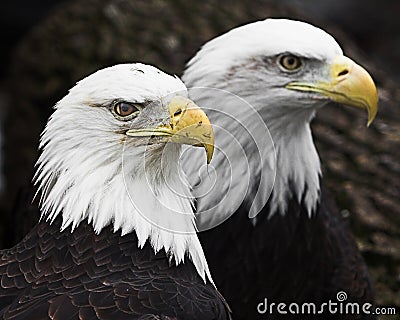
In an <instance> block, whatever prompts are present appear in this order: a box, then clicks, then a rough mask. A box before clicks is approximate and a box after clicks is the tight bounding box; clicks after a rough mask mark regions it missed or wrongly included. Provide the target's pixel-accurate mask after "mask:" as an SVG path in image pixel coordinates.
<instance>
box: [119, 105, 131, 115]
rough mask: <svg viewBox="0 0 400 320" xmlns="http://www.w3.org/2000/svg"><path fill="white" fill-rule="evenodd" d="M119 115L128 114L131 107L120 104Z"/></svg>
mask: <svg viewBox="0 0 400 320" xmlns="http://www.w3.org/2000/svg"><path fill="white" fill-rule="evenodd" d="M120 108H121V113H129V112H130V111H131V106H130V105H128V104H125V103H121V107H120Z"/></svg>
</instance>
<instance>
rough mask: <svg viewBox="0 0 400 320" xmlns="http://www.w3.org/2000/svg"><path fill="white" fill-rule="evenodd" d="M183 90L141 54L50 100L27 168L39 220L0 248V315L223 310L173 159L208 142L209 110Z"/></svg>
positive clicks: (211, 315)
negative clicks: (31, 170)
mask: <svg viewBox="0 0 400 320" xmlns="http://www.w3.org/2000/svg"><path fill="white" fill-rule="evenodd" d="M186 96H187V91H186V87H185V86H184V84H183V83H182V81H181V80H180V79H178V78H176V77H173V76H170V75H167V74H165V73H163V72H161V71H159V70H158V69H156V68H155V67H152V66H148V65H143V64H139V63H137V64H123V65H117V66H113V67H109V68H106V69H102V70H100V71H97V72H95V73H94V74H92V75H90V76H88V77H87V78H85V79H83V80H82V81H80V82H78V84H77V85H76V86H75V87H73V88H72V89H71V90H70V92H69V93H68V95H66V96H65V97H64V98H63V99H62V100H60V101H59V102H58V103H57V105H56V106H55V111H54V113H53V114H52V116H51V118H50V119H49V121H48V124H47V126H46V128H45V130H44V132H43V134H42V138H41V144H40V148H41V149H42V153H41V155H40V158H39V160H38V161H37V170H36V175H35V178H34V180H35V182H36V184H37V185H38V189H39V191H40V193H41V215H42V216H41V221H40V223H39V224H38V225H36V226H35V227H34V228H33V229H32V231H31V232H30V233H29V234H28V235H27V236H26V237H25V238H24V239H23V240H22V241H21V242H20V243H18V244H17V245H16V246H15V247H13V248H11V249H6V250H2V251H1V252H0V274H1V286H0V305H1V306H0V310H1V311H0V317H1V318H2V319H60V320H61V319H62V320H66V319H146V320H150V319H154V320H155V319H160V320H161V319H227V318H228V317H229V316H228V307H227V305H226V303H225V302H224V300H223V298H222V297H221V295H220V294H219V293H218V291H217V290H216V288H215V286H214V285H213V281H212V279H211V276H210V272H209V267H208V265H207V261H206V259H205V256H204V253H203V250H202V248H201V245H200V242H199V240H198V238H197V235H196V228H195V224H194V215H193V206H192V196H191V194H190V188H189V185H188V184H187V183H184V182H185V181H184V180H182V179H183V178H182V169H181V168H180V166H179V161H178V160H179V155H180V145H181V144H190V145H197V146H203V147H204V148H205V150H206V153H207V160H208V161H210V159H211V156H212V154H213V131H212V127H211V125H210V123H209V120H208V118H207V116H206V115H205V113H204V112H203V111H202V110H201V109H200V108H198V107H197V106H196V105H195V104H194V103H193V102H192V101H190V100H188V99H187V97H186ZM169 142H171V143H169ZM203 160H204V159H203Z"/></svg>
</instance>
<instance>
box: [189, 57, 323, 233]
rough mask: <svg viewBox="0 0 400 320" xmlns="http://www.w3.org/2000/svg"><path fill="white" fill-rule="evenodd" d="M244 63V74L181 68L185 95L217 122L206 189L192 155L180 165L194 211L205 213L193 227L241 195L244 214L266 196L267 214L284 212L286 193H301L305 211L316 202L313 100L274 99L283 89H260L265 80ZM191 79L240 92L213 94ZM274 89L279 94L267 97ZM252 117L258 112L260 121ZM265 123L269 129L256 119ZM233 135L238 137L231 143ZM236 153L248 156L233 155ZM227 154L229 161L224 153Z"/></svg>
mask: <svg viewBox="0 0 400 320" xmlns="http://www.w3.org/2000/svg"><path fill="white" fill-rule="evenodd" d="M243 70H244V71H243V73H244V74H241V75H239V76H238V75H234V76H232V77H231V78H229V76H228V78H226V79H221V75H220V74H216V75H215V78H213V76H208V77H206V76H204V75H203V76H202V72H203V71H204V70H202V69H201V68H196V65H194V66H191V67H189V69H188V70H187V71H186V73H185V75H184V76H183V79H184V81H185V84H186V85H187V87H188V88H189V94H190V96H191V98H192V99H193V100H194V101H196V102H197V103H198V104H199V105H201V106H202V107H203V108H204V109H205V110H207V108H210V110H207V114H208V116H209V118H210V120H211V122H212V123H213V124H214V125H215V127H217V129H215V130H214V132H215V145H216V151H215V154H214V157H213V160H212V162H211V165H213V166H214V167H215V168H216V172H215V174H216V175H217V178H216V179H215V180H216V182H215V187H214V189H213V191H212V192H208V193H207V194H205V192H204V189H207V187H208V186H209V185H211V182H210V184H209V185H208V186H206V185H207V181H209V180H210V179H208V173H207V172H204V171H203V172H201V171H200V175H199V174H198V168H195V166H194V165H193V161H192V162H190V163H188V164H189V165H191V167H190V168H188V166H187V165H186V166H185V172H186V173H187V174H188V178H189V181H190V182H191V184H192V185H193V186H194V195H195V196H196V197H197V196H198V195H199V194H201V196H200V199H199V200H198V212H207V213H210V214H206V215H201V217H200V218H199V219H198V220H199V222H200V226H199V228H208V227H209V226H212V225H215V220H216V219H219V220H220V221H221V220H222V221H223V220H225V219H226V218H227V217H229V216H230V215H231V214H233V213H234V212H235V211H236V209H237V208H238V207H239V206H240V205H241V203H242V202H244V204H245V206H246V207H247V208H248V210H249V217H254V216H256V214H257V213H258V212H260V211H261V209H262V208H263V207H264V206H265V204H266V203H267V201H268V200H269V199H270V197H271V199H270V200H271V201H270V203H271V207H270V212H269V215H270V216H271V215H274V214H277V213H280V214H282V215H283V214H285V213H286V212H287V210H286V209H287V204H288V201H289V200H291V199H293V198H294V199H297V200H298V201H299V202H300V201H303V202H302V203H303V204H304V205H305V207H306V209H307V212H308V214H309V215H310V216H311V215H312V213H313V212H314V211H315V209H316V207H317V204H318V200H319V195H320V182H319V177H320V174H321V170H320V161H319V157H318V154H317V151H316V149H315V146H314V142H313V139H312V134H311V129H310V121H311V119H312V118H313V116H314V114H315V110H316V108H318V107H319V106H320V105H318V106H317V105H316V106H312V107H310V106H308V107H305V106H302V105H298V106H291V105H288V106H285V105H284V104H283V103H282V101H281V100H282V99H281V100H279V98H280V97H281V96H284V94H285V93H282V92H280V91H279V92H274V90H285V89H271V90H268V91H266V90H265V89H264V88H263V87H260V84H261V85H263V86H266V85H265V84H266V83H267V82H266V80H265V79H262V78H260V79H257V78H256V79H254V77H257V74H255V73H254V72H253V71H252V70H249V71H247V70H246V69H244V68H243ZM246 72H248V73H247V74H245V73H246ZM254 74H255V75H254ZM210 75H211V74H210ZM213 75H214V74H213ZM193 87H194V89H193ZM196 87H208V88H219V89H222V90H226V91H227V92H231V93H233V94H234V95H235V96H238V97H240V98H237V97H236V98H232V97H233V95H232V94H226V95H225V96H224V95H223V94H216V95H214V94H213V93H212V92H214V91H213V90H210V89H201V90H198V89H196ZM287 91H288V90H287ZM289 94H290V92H289ZM274 96H275V97H278V98H277V99H276V100H274ZM243 100H244V101H246V103H247V104H248V106H247V104H246V103H243ZM289 101H290V100H289ZM215 106H217V107H218V110H215ZM252 108H254V109H255V110H256V111H257V112H254V109H252ZM226 115H230V116H226ZM257 117H261V121H260V120H258V119H257ZM232 119H235V121H232ZM260 123H261V125H260ZM264 123H265V124H266V125H267V127H268V130H269V132H268V130H266V129H265V128H264V127H263V124H264ZM218 127H222V128H225V129H226V130H227V131H228V132H229V133H230V134H231V135H233V138H232V136H229V135H224V134H223V132H222V133H221V131H223V130H218ZM243 128H246V131H248V132H249V133H250V136H251V138H252V139H255V141H252V139H250V138H249V134H248V133H246V132H244V130H243ZM233 140H236V141H238V142H239V143H238V144H237V145H235V144H233V143H232V141H233ZM235 148H236V149H237V150H236V149H235ZM239 149H240V150H239ZM221 150H222V152H221ZM241 153H244V154H245V155H246V156H247V158H246V157H244V158H243V157H240V156H239V155H240V154H241ZM226 155H228V158H229V161H226V160H224V159H225V157H226ZM229 155H231V156H229ZM185 162H187V161H185ZM228 176H229V177H228ZM271 191H272V193H271ZM229 192H231V195H232V196H229ZM204 194H205V195H204ZM226 195H228V196H226ZM242 195H243V197H242ZM221 199H223V201H221ZM219 204H220V205H219ZM211 206H212V207H211ZM211 208H212V210H211ZM211 212H213V213H212V214H211ZM221 217H222V218H221Z"/></svg>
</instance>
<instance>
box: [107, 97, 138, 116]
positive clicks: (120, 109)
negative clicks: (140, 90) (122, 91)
mask: <svg viewBox="0 0 400 320" xmlns="http://www.w3.org/2000/svg"><path fill="white" fill-rule="evenodd" d="M111 110H112V112H113V113H114V115H116V116H117V117H118V118H119V119H121V120H130V119H132V118H134V117H135V116H136V115H137V114H138V113H139V111H140V110H139V108H138V107H136V106H135V105H134V104H132V103H129V102H124V101H119V102H115V103H114V104H113V106H112V109H111Z"/></svg>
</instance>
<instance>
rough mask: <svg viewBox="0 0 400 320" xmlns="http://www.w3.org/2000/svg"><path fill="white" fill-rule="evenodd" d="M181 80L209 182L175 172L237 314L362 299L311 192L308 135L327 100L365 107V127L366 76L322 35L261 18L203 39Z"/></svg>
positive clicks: (346, 240)
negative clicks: (199, 114)
mask: <svg viewBox="0 0 400 320" xmlns="http://www.w3.org/2000/svg"><path fill="white" fill-rule="evenodd" d="M183 80H184V82H185V84H186V85H187V87H188V88H189V93H190V95H191V98H193V99H194V100H195V101H196V102H198V103H201V105H202V107H204V108H206V109H207V108H209V110H208V115H209V117H210V119H211V121H212V122H213V125H215V137H216V138H215V139H216V140H215V141H216V153H215V156H214V158H213V161H212V162H211V164H212V165H213V166H214V168H215V172H214V175H212V174H210V172H211V170H206V171H205V170H203V171H201V170H200V174H198V172H199V169H201V168H199V166H196V165H195V164H196V162H194V161H191V162H187V161H186V162H185V165H186V172H188V174H189V180H190V182H191V184H192V185H193V186H194V195H195V196H196V197H197V208H198V212H199V215H198V220H199V228H200V229H210V230H209V231H206V232H203V233H201V234H200V240H201V242H202V244H203V248H204V250H205V253H206V256H207V259H208V260H209V263H210V268H211V270H212V272H213V275H214V278H215V280H216V284H217V286H218V288H219V289H220V290H221V292H222V294H223V295H224V296H225V298H226V299H227V301H228V302H229V304H230V305H231V306H232V311H233V315H234V317H235V319H257V318H267V319H273V318H280V317H282V316H283V315H282V314H279V313H278V312H277V310H276V306H277V305H278V304H279V303H281V302H283V303H292V302H309V303H315V304H316V306H317V308H318V309H317V310H320V309H319V307H320V306H321V304H322V303H328V301H329V300H331V301H332V302H338V300H337V299H336V298H337V297H336V295H337V294H338V292H340V291H344V292H345V294H347V300H346V302H360V303H364V302H372V301H373V294H372V289H371V284H370V280H369V276H368V272H367V269H366V265H365V263H364V261H363V259H362V257H361V255H360V252H359V250H358V248H357V245H356V243H355V240H354V238H353V237H352V235H351V233H350V232H349V229H348V226H347V225H346V222H345V221H344V220H343V218H342V216H341V215H340V213H339V211H338V210H337V209H336V208H335V206H334V205H333V204H332V203H331V202H330V201H329V197H326V195H325V192H324V190H323V189H322V187H321V183H320V178H321V170H320V160H319V157H318V153H317V151H316V148H315V146H314V142H313V138H312V133H311V129H310V122H311V120H312V118H313V117H314V115H315V113H316V111H317V110H318V109H319V108H321V107H322V106H323V105H325V104H326V103H327V102H329V101H335V102H338V103H341V104H346V105H349V106H352V107H357V108H363V109H367V111H368V124H370V123H371V122H372V121H373V119H374V117H375V115H376V112H377V103H378V96H377V91H376V87H375V85H374V83H373V81H372V79H371V77H370V76H369V74H368V73H367V72H366V71H365V70H364V69H363V68H362V67H360V66H359V65H357V64H356V63H355V62H353V61H352V60H350V59H349V58H347V57H345V56H344V55H343V53H342V50H341V48H340V47H339V45H338V44H337V42H336V41H335V40H334V39H333V38H332V37H331V36H330V35H329V34H327V33H326V32H324V31H322V30H321V29H318V28H316V27H314V26H311V25H309V24H307V23H303V22H297V21H291V20H285V19H267V20H265V21H259V22H255V23H251V24H248V25H245V26H242V27H239V28H236V29H233V30H231V31H229V32H228V33H226V34H223V35H222V36H219V37H217V38H215V39H213V40H211V41H210V42H208V43H206V44H205V45H204V46H203V48H202V49H201V50H200V51H199V52H198V53H197V54H196V55H195V57H194V58H193V59H192V60H191V61H190V62H189V63H188V66H187V69H186V71H185V73H184V76H183ZM210 88H211V89H210ZM215 89H218V90H215ZM253 108H254V110H255V111H256V112H254V110H253ZM231 136H233V137H234V139H233V138H232V137H231ZM233 140H236V141H237V143H236V144H234V143H233V142H232V141H233ZM235 148H236V149H235ZM186 154H187V155H190V156H193V155H192V154H191V152H187V153H186ZM243 160H244V161H243ZM246 160H247V161H246ZM211 173H212V172H211ZM210 212H212V215H210V214H209V213H210ZM231 214H233V215H232V216H231V217H230V215H231ZM257 214H258V215H257ZM226 219H227V220H226ZM224 220H226V221H225V222H224V223H222V224H220V225H219V226H218V227H216V228H213V227H214V226H215V225H217V224H219V223H221V222H222V221H224ZM212 228H213V229H212ZM265 299H267V304H266V303H265V301H266V300H265ZM260 303H261V305H260ZM271 304H272V307H273V308H272V312H270V311H269V310H271V309H269V308H270V306H271ZM273 304H275V307H274V305H273ZM258 307H259V310H257V308H258ZM283 311H284V312H285V311H286V312H287V313H288V314H289V315H290V312H288V309H287V308H286V309H285V310H283ZM264 312H265V313H264ZM292 317H293V318H294V319H309V318H311V316H310V315H307V314H305V315H303V316H302V315H299V314H297V315H296V314H295V315H293V314H292ZM320 317H321V319H329V318H330V317H333V318H335V319H346V317H347V316H346V315H338V314H330V313H329V312H326V309H325V313H324V314H323V315H320ZM356 317H357V318H358V317H364V315H357V316H356ZM350 318H352V316H350Z"/></svg>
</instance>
